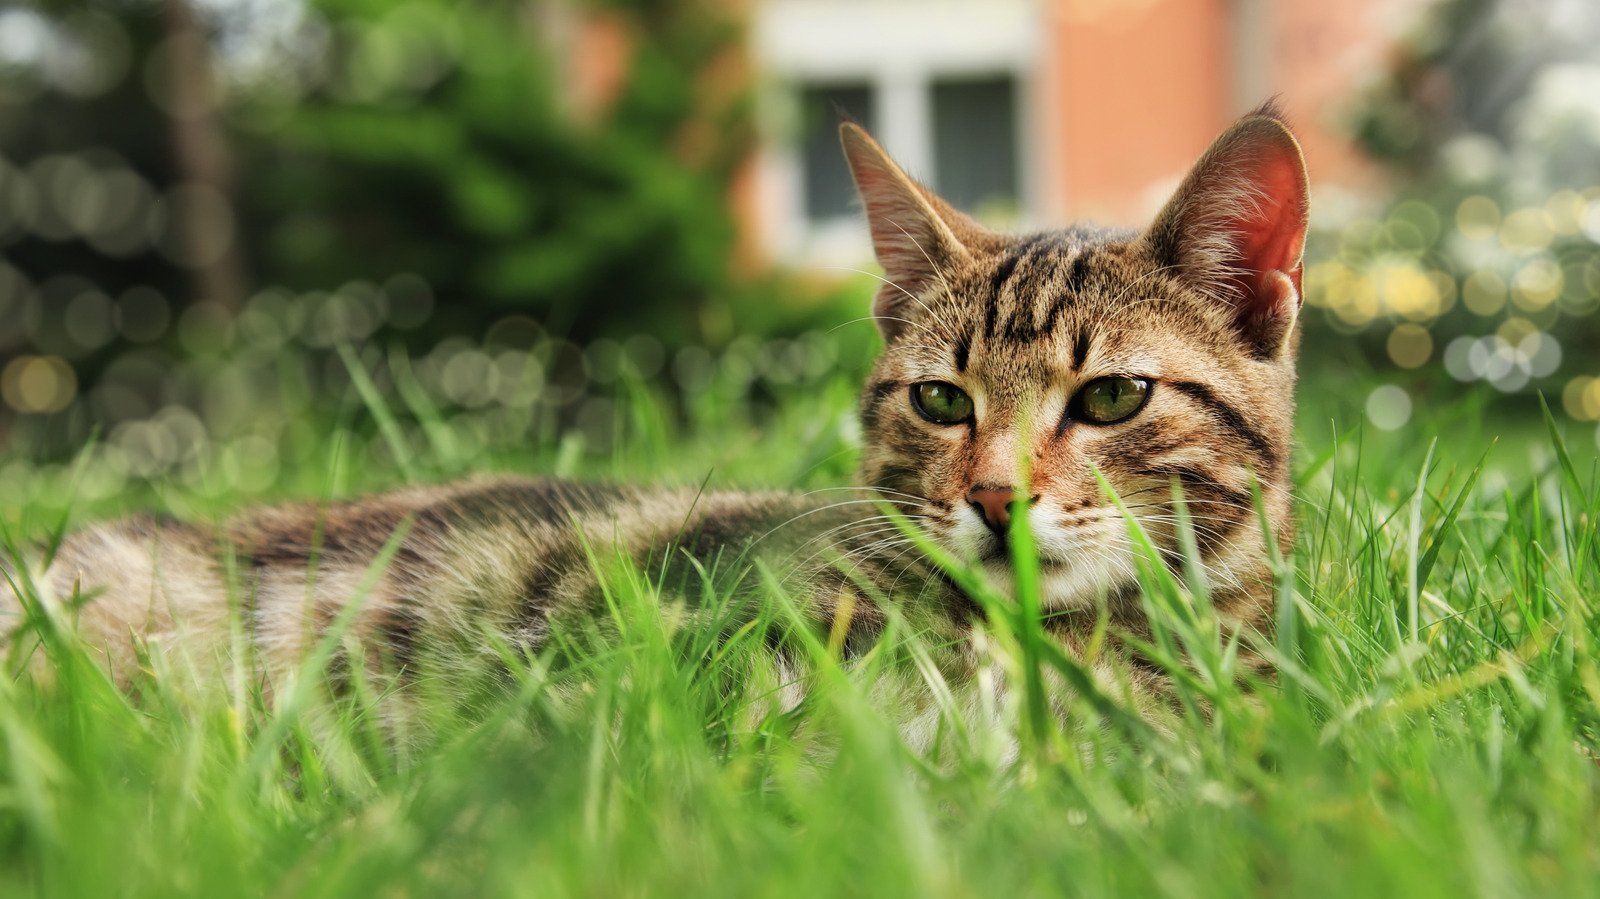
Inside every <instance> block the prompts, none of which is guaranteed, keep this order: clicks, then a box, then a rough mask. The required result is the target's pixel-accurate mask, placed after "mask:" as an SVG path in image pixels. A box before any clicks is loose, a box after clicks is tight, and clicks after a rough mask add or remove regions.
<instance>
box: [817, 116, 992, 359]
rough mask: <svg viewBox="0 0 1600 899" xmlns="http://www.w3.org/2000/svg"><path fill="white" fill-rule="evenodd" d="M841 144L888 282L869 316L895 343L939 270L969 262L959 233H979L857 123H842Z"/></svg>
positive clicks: (934, 283)
mask: <svg viewBox="0 0 1600 899" xmlns="http://www.w3.org/2000/svg"><path fill="white" fill-rule="evenodd" d="M839 140H840V142H841V143H842V144H843V145H844V156H845V159H846V160H847V161H848V162H849V163H850V174H851V175H852V176H853V177H854V178H855V181H856V190H857V191H859V192H860V193H861V202H862V205H864V206H865V207H866V212H867V227H868V228H869V229H870V230H871V232H872V248H873V251H874V252H876V253H877V256H878V264H880V265H882V266H883V271H884V277H885V278H886V279H887V281H886V283H884V284H883V285H882V286H881V287H879V288H878V293H877V296H876V297H875V298H874V299H873V301H872V315H873V318H874V319H875V320H876V321H877V323H878V330H879V331H880V332H882V334H883V338H884V340H885V341H893V340H894V339H895V338H896V337H898V336H900V334H902V333H903V332H904V331H905V329H906V328H907V327H908V325H909V320H910V319H911V317H912V315H913V314H914V311H915V307H916V305H917V303H918V302H919V298H920V297H921V296H922V295H923V294H925V293H926V292H927V291H928V289H929V288H930V287H932V286H934V285H936V284H937V283H938V282H939V280H940V279H941V278H942V277H943V272H944V271H946V270H948V269H949V268H950V267H952V265H954V264H956V263H959V262H963V261H966V260H967V259H969V258H970V252H969V250H968V248H967V246H966V245H965V244H964V243H963V241H962V240H961V238H960V237H959V236H958V232H973V231H977V230H981V229H980V228H979V226H978V225H977V224H976V223H975V222H973V221H972V220H971V219H969V218H967V217H966V216H965V215H962V214H961V213H960V212H957V211H956V210H955V209H953V208H951V207H950V205H949V204H947V203H945V202H944V201H943V200H940V199H939V198H938V197H936V196H934V195H933V194H932V193H931V192H930V191H928V190H927V189H926V188H924V187H923V186H922V185H920V184H918V183H917V182H915V181H913V180H912V179H911V177H910V176H909V175H907V174H906V173H905V172H904V171H902V170H901V169H900V167H899V166H898V165H895V164H894V160H892V159H890V158H889V154H887V153H885V152H884V151H883V148H882V147H880V146H878V142H877V141H875V140H873V139H872V137H871V136H870V135H868V134H867V132H866V131H865V130H864V129H863V128H862V127H861V126H860V125H857V124H856V123H854V122H845V123H843V124H842V125H840V126H839Z"/></svg>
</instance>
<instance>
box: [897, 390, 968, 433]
mask: <svg viewBox="0 0 1600 899" xmlns="http://www.w3.org/2000/svg"><path fill="white" fill-rule="evenodd" d="M911 405H912V407H913V408H915V409H916V410H917V413H918V414H919V415H921V416H922V417H923V418H926V419H927V420H928V421H931V422H933V423H934V424H941V425H954V424H961V423H962V422H964V421H966V420H968V419H969V418H971V417H972V397H969V396H967V394H966V391H964V390H962V389H961V388H960V387H957V386H956V385H954V384H947V383H945V382H944V381H923V382H921V383H918V384H913V385H911Z"/></svg>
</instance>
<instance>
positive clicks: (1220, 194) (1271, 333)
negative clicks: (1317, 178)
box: [1144, 104, 1310, 358]
mask: <svg viewBox="0 0 1600 899" xmlns="http://www.w3.org/2000/svg"><path fill="white" fill-rule="evenodd" d="M1309 211H1310V188H1309V186H1308V183H1307V180H1306V165H1305V160H1304V158H1303V157H1302V156H1301V154H1300V144H1299V142H1298V141H1296V140H1295V139H1294V135H1293V134H1292V133H1290V131H1289V129H1288V127H1287V126H1286V125H1285V124H1284V123H1283V119H1282V117H1281V115H1280V114H1279V113H1278V112H1277V110H1276V109H1275V108H1274V107H1272V106H1271V105H1270V104H1269V105H1267V106H1265V107H1262V109H1260V110H1258V111H1257V112H1255V113H1253V114H1251V115H1248V116H1245V117H1244V118H1243V119H1241V120H1239V122H1238V123H1236V124H1235V125H1234V126H1233V127H1232V128H1229V129H1228V130H1227V131H1225V132H1224V133H1223V134H1222V136H1221V137H1219V138H1217V140H1216V142H1215V143H1213V144H1212V145H1211V149H1209V150H1207V151H1206V153H1205V155H1204V156H1202V157H1201V158H1200V161H1199V162H1198V163H1196V164H1195V167H1194V169H1193V170H1191V171H1190V172H1189V176H1188V177H1187V178H1185V179H1184V181H1183V184H1182V186H1180V187H1179V188H1178V192H1177V193H1176V194H1175V195H1174V196H1173V198H1172V199H1171V200H1170V201H1169V202H1168V203H1167V206H1166V208H1165V209H1163V210H1162V212H1161V214H1160V215H1159V216H1157V217H1156V222H1155V224H1154V225H1152V226H1151V228H1150V230H1149V231H1148V232H1147V233H1146V234H1145V237H1144V241H1145V245H1146V246H1147V247H1148V248H1149V250H1150V252H1151V253H1152V255H1153V256H1154V257H1155V260H1156V261H1157V262H1158V263H1159V264H1161V265H1164V266H1169V267H1171V268H1174V269H1176V270H1178V271H1180V272H1182V273H1183V274H1185V275H1186V276H1188V277H1189V278H1190V279H1191V280H1192V281H1193V282H1194V283H1197V284H1199V285H1200V286H1201V287H1202V289H1204V290H1205V291H1206V292H1207V293H1209V294H1211V295H1212V296H1214V297H1215V298H1216V299H1217V300H1219V301H1220V302H1223V303H1226V304H1228V305H1229V306H1231V307H1232V314H1233V318H1234V323H1235V327H1236V328H1237V330H1238V332H1239V334H1240V336H1241V337H1243V338H1244V339H1245V341H1246V342H1247V343H1248V344H1249V345H1250V347H1251V349H1252V351H1253V352H1254V353H1255V354H1256V355H1257V356H1258V357H1261V358H1276V357H1278V356H1280V355H1281V354H1282V353H1284V352H1285V350H1287V349H1288V348H1289V346H1290V342H1289V336H1290V334H1291V332H1292V331H1293V330H1294V322H1295V318H1296V316H1297V315H1298V313H1299V310H1300V298H1301V294H1300V273H1301V267H1302V261H1301V258H1302V256H1303V254H1304V252H1305V245H1306V227H1307V223H1308V219H1309Z"/></svg>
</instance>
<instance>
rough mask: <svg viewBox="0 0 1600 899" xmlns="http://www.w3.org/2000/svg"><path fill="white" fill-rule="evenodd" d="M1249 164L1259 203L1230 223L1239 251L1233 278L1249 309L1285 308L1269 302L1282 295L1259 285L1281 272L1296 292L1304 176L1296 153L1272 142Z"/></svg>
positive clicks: (1301, 249)
mask: <svg viewBox="0 0 1600 899" xmlns="http://www.w3.org/2000/svg"><path fill="white" fill-rule="evenodd" d="M1252 163H1253V164H1252V166H1251V168H1252V171H1251V172H1250V173H1249V175H1248V177H1249V180H1250V181H1251V182H1253V184H1254V186H1255V189H1256V191H1257V194H1256V195H1257V197H1258V198H1259V202H1260V207H1259V209H1258V210H1255V211H1254V214H1251V215H1247V216H1245V217H1241V218H1240V219H1238V220H1237V221H1236V222H1235V223H1234V227H1233V230H1234V232H1235V233H1236V234H1237V235H1238V236H1237V238H1236V241H1237V243H1236V246H1237V248H1238V252H1239V256H1238V259H1237V260H1236V266H1237V268H1239V269H1240V270H1241V275H1240V276H1239V278H1238V279H1237V283H1238V284H1239V287H1240V288H1241V289H1242V292H1243V293H1244V295H1245V300H1246V303H1245V305H1246V306H1247V307H1251V310H1252V311H1254V312H1256V313H1263V312H1277V311H1285V310H1278V309H1276V308H1273V307H1275V306H1276V305H1277V304H1278V303H1280V302H1282V301H1283V300H1284V299H1287V298H1285V297H1278V296H1275V295H1274V294H1276V293H1277V291H1273V290H1266V289H1264V288H1265V287H1266V286H1267V285H1266V283H1265V282H1266V279H1267V276H1268V275H1269V273H1271V272H1283V273H1284V274H1286V275H1288V276H1289V279H1290V281H1291V282H1293V284H1294V292H1295V294H1296V295H1297V296H1298V294H1299V293H1300V269H1301V254H1302V253H1303V252H1304V250H1305V241H1306V224H1307V221H1306V212H1307V197H1306V191H1305V176H1304V175H1303V174H1302V173H1301V168H1300V165H1299V161H1298V158H1297V157H1295V156H1290V155H1288V154H1287V153H1286V152H1285V149H1284V148H1282V147H1279V146H1275V145H1274V146H1269V147H1264V148H1262V151H1261V153H1260V155H1259V156H1257V158H1256V159H1254V160H1252ZM1263 307H1266V308H1263Z"/></svg>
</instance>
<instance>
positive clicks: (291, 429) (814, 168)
mask: <svg viewBox="0 0 1600 899" xmlns="http://www.w3.org/2000/svg"><path fill="white" fill-rule="evenodd" d="M1597 48H1600V9H1596V8H1595V7H1594V5H1593V4H1591V3H1588V2H1585V0H1351V2H1349V3H1340V4H1326V3H1314V2H1311V0H1232V2H1224V0H1116V2H1113V0H856V2H840V0H518V2H503V0H479V2H460V0H457V2H450V0H79V2H67V0H59V2H58V0H32V2H27V0H24V2H17V0H12V2H10V3H9V5H6V6H4V7H0V442H3V444H4V445H5V446H6V447H7V452H6V453H5V455H4V456H0V459H4V460H5V461H3V464H0V490H6V491H13V492H22V491H40V490H49V489H55V488H54V486H53V485H54V484H55V481H54V480H52V478H50V477H45V476H43V475H41V472H55V473H59V472H60V471H62V470H64V469H63V468H62V463H63V461H64V460H68V459H70V458H71V457H72V456H73V455H74V454H75V453H77V452H78V451H79V449H80V448H82V447H84V446H86V445H88V446H90V450H89V456H87V457H86V459H88V460H90V461H92V462H93V463H94V464H92V465H89V466H87V467H86V468H84V469H83V470H84V471H86V472H89V474H88V475H87V477H88V481H87V486H86V489H88V490H89V491H90V492H91V493H94V492H99V493H100V494H102V495H109V494H111V493H113V492H116V491H119V490H123V489H125V488H127V487H128V486H129V485H130V484H136V483H146V482H150V481H152V480H159V479H162V478H170V477H172V476H173V475H175V474H176V475H179V476H182V477H184V478H186V479H187V480H188V481H190V482H191V483H193V484H212V485H216V486H217V489H226V490H244V491H246V492H270V491H272V490H275V489H282V488H283V487H284V483H285V481H284V479H285V477H286V476H287V475H286V473H287V472H291V471H293V469H294V467H295V466H296V464H297V463H298V462H299V461H301V460H303V459H304V458H305V455H306V454H307V453H310V452H313V451H314V449H313V448H314V447H317V446H318V445H319V444H318V442H317V439H316V437H315V434H316V433H318V431H319V429H326V427H327V426H328V424H329V423H330V422H343V423H345V424H349V425H351V426H353V427H355V428H356V430H357V431H360V432H368V433H369V436H371V438H372V440H371V444H370V447H368V449H370V452H371V454H373V456H374V458H380V457H381V459H382V460H384V461H386V463H387V464H392V465H400V464H402V463H403V462H404V459H403V458H399V459H397V458H395V457H396V456H397V455H399V456H402V457H403V456H404V455H406V451H405V449H404V448H405V447H406V446H408V445H410V444H416V445H417V446H419V447H421V446H431V447H432V448H433V449H434V450H435V451H438V450H439V448H440V446H441V441H444V443H447V444H449V445H450V446H451V447H453V449H451V450H450V457H451V458H455V459H458V460H460V467H462V468H470V467H473V466H474V465H478V464H482V463H483V460H484V456H483V455H482V454H483V453H487V452H489V451H490V450H491V449H492V448H493V447H496V446H514V445H517V444H518V443H519V442H523V441H533V442H538V441H543V442H544V443H546V444H549V445H552V446H561V447H563V448H564V450H565V451H568V452H576V453H584V452H591V453H592V452H604V451H605V450H606V449H607V448H608V447H609V446H610V445H611V443H612V442H613V441H614V440H615V439H616V437H617V436H618V434H620V433H622V430H623V429H625V428H627V427H629V426H630V425H628V423H627V422H626V421H625V420H624V419H625V416H624V415H623V414H622V412H621V411H620V410H621V409H622V408H623V405H624V404H621V403H619V402H618V400H619V399H621V398H624V396H625V395H630V394H632V393H634V392H637V391H645V392H646V393H647V394H648V395H649V396H650V397H651V398H652V399H653V401H654V402H656V404H657V405H658V406H660V407H661V408H662V409H664V410H665V415H666V418H667V419H669V420H672V421H677V422H686V423H689V424H691V425H692V424H693V423H695V422H696V421H702V420H706V419H707V417H717V416H722V417H724V418H725V417H726V416H729V415H732V416H734V417H736V418H739V419H740V420H745V421H760V420H761V418H762V416H763V415H764V414H765V413H764V410H766V409H770V408H771V406H772V404H774V403H777V402H789V401H791V399H790V398H792V397H793V396H796V395H803V394H807V393H815V392H816V391H817V389H818V387H819V385H822V384H825V383H830V382H831V379H833V378H834V376H835V374H836V373H838V372H843V373H845V374H846V376H848V375H850V374H853V373H855V372H859V371H860V370H861V369H862V368H863V366H864V364H865V362H866V360H867V359H868V358H869V356H870V354H871V351H872V348H873V342H874V340H875V338H874V336H873V334H872V331H871V327H870V325H868V324H866V323H864V322H861V321H859V320H860V319H861V316H863V315H864V314H865V309H866V306H867V297H868V296H869V295H870V293H871V291H872V289H873V287H874V285H875V282H874V281H873V280H872V278H871V276H869V275H865V274H862V273H861V272H864V271H871V270H874V267H873V265H872V263H871V256H870V248H869V247H868V246H867V244H866V240H865V231H864V229H863V228H861V227H860V225H859V224H858V223H857V222H856V220H855V213H854V212H853V210H852V208H851V189H850V186H849V181H848V173H847V172H846V171H845V169H844V167H843V163H842V160H841V159H840V158H839V155H838V151H837V146H836V141H835V139H834V137H833V123H834V121H835V117H836V115H837V112H836V111H837V110H840V109H842V110H844V111H846V112H848V113H849V114H851V115H852V116H854V117H855V118H857V119H859V120H861V121H862V122H864V123H865V124H867V125H868V127H869V128H871V129H872V130H873V131H874V132H875V133H876V134H878V135H879V136H880V137H881V138H882V139H883V140H884V142H885V144H886V145H887V146H888V148H889V150H890V151H891V152H892V153H894V154H895V155H896V156H897V157H898V158H900V159H901V160H902V161H903V162H904V163H905V164H906V165H907V167H908V168H910V169H911V170H912V171H913V172H914V173H916V174H918V175H919V177H922V178H924V179H925V180H927V181H928V182H929V183H931V184H932V185H933V186H934V187H936V188H937V189H939V190H940V191H942V192H943V193H945V194H946V195H947V196H950V197H951V198H952V199H954V200H955V201H956V202H958V203H959V204H960V205H962V206H963V207H965V208H967V209H970V210H972V211H973V212H974V213H975V214H978V215H979V216H980V217H982V218H984V219H985V220H987V221H989V222H991V223H993V224H996V225H998V226H1002V227H1011V228H1028V227H1042V226H1047V225H1052V224H1058V223H1062V222H1065V221H1070V220H1076V219H1082V218H1092V219H1095V220H1097V221H1100V222H1102V223H1105V224H1137V223H1140V222H1142V221H1144V220H1146V219H1147V218H1148V216H1149V215H1150V214H1151V212H1153V210H1154V208H1155V207H1156V206H1157V205H1158V204H1159V202H1160V200H1161V199H1162V198H1164V196H1165V195H1166V194H1167V193H1168V192H1169V191H1170V190H1171V188H1172V187H1173V186H1174V185H1175V183H1176V180H1177V178H1178V177H1180V176H1181V175H1182V173H1183V171H1184V169H1185V167H1186V166H1187V165H1188V164H1189V163H1190V162H1191V161H1192V160H1193V158H1194V157H1195V155H1196V154H1197V153H1198V152H1199V151H1200V150H1201V149H1203V147H1204V146H1205V144H1206V143H1207V142H1208V141H1209V140H1210V138H1211V137H1213V136H1214V135H1215V133H1216V132H1217V131H1218V130H1219V129H1220V128H1222V127H1224V126H1225V125H1226V123H1227V122H1228V121H1229V120H1231V119H1232V118H1234V117H1235V116H1237V115H1239V114H1241V113H1242V112H1245V111H1247V110H1248V109H1250V108H1251V107H1253V106H1254V105H1255V104H1257V103H1258V102H1260V101H1261V100H1262V99H1264V98H1266V97H1268V96H1271V95H1277V96H1279V98H1280V101H1281V103H1282V105H1283V106H1284V107H1285V108H1286V110H1287V112H1288V113H1289V115H1290V117H1291V119H1292V120H1293V121H1294V122H1295V124H1296V126H1297V130H1298V132H1299V133H1300V134H1301V136H1302V138H1303V139H1304V142H1305V145H1306V150H1307V155H1308V159H1309V161H1310V163H1311V166H1312V171H1313V177H1314V180H1315V182H1316V183H1315V195H1316V205H1315V209H1314V219H1315V222H1314V225H1315V228H1316V234H1315V235H1314V247H1313V251H1312V253H1311V255H1310V263H1311V264H1310V265H1309V267H1308V269H1307V274H1306V288H1307V290H1306V294H1307V296H1306V300H1307V312H1306V315H1305V321H1306V326H1307V337H1306V340H1305V341H1304V352H1305V355H1306V362H1305V366H1304V367H1305V369H1306V372H1307V377H1308V379H1310V380H1311V382H1312V386H1311V387H1309V388H1308V389H1317V388H1318V387H1321V388H1325V389H1330V390H1340V389H1346V388H1347V387H1348V385H1350V384H1354V383H1357V380H1352V378H1351V375H1352V374H1356V375H1359V376H1361V377H1360V379H1359V383H1361V384H1362V385H1363V386H1362V387H1361V388H1360V389H1361V390H1362V391H1363V394H1364V395H1363V397H1360V398H1358V401H1359V402H1364V403H1365V409H1366V413H1367V415H1368V417H1369V418H1370V419H1371V421H1372V422H1373V423H1374V424H1376V425H1379V426H1381V427H1387V428H1393V427H1400V426H1403V425H1404V423H1405V422H1406V420H1407V418H1408V416H1409V410H1410V408H1411V405H1412V404H1413V403H1414V402H1417V401H1425V400H1426V398H1427V397H1428V396H1429V395H1437V394H1440V393H1443V392H1452V391H1463V390H1477V391H1485V392H1486V393H1487V395H1490V396H1503V397H1506V398H1509V400H1516V402H1510V403H1509V404H1508V405H1509V407H1511V408H1514V409H1515V408H1520V409H1522V410H1524V411H1525V410H1526V409H1528V408H1529V407H1530V404H1529V403H1527V402H1526V400H1527V399H1528V398H1531V396H1532V395H1533V393H1534V392H1535V391H1542V392H1544V393H1545V394H1547V395H1549V396H1550V397H1551V398H1552V399H1553V400H1554V398H1556V397H1559V398H1560V401H1559V407H1560V410H1561V412H1560V413H1558V414H1564V415H1565V416H1566V417H1567V418H1568V419H1569V420H1572V421H1575V422H1592V421H1595V420H1596V419H1600V361H1597V354H1596V348H1597V347H1600V316H1597V314H1596V313H1597V309H1600V249H1597V247H1600V49H1597ZM852 321H854V322H855V323H854V324H850V325H846V326H844V327H842V328H837V329H836V326H838V325H839V324H840V323H841V322H852ZM1373 385H1376V386H1373ZM1519 398H1520V399H1519ZM374 404H376V405H381V406H385V407H389V408H391V409H392V411H393V414H394V415H395V416H397V421H396V422H395V423H393V425H392V429H391V433H390V434H389V435H387V436H385V437H383V438H382V439H380V436H379V435H378V433H377V432H378V430H379V424H378V423H377V421H375V420H373V418H372V417H371V416H368V415H366V413H365V412H362V411H361V410H363V409H370V408H372V407H373V406H374ZM714 408H715V409H722V410H724V411H721V412H713V411H711V410H712V409H714ZM730 409H731V410H733V411H732V412H729V411H726V410H730ZM352 423H353V424H352ZM841 427H842V428H843V429H844V431H846V432H848V425H847V424H845V425H841ZM395 434H399V435H400V438H399V442H398V443H397V442H396V439H395V436H394V435H395ZM846 437H848V434H846ZM397 446H398V447H400V449H399V450H398V452H397V450H396V447H397Z"/></svg>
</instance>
